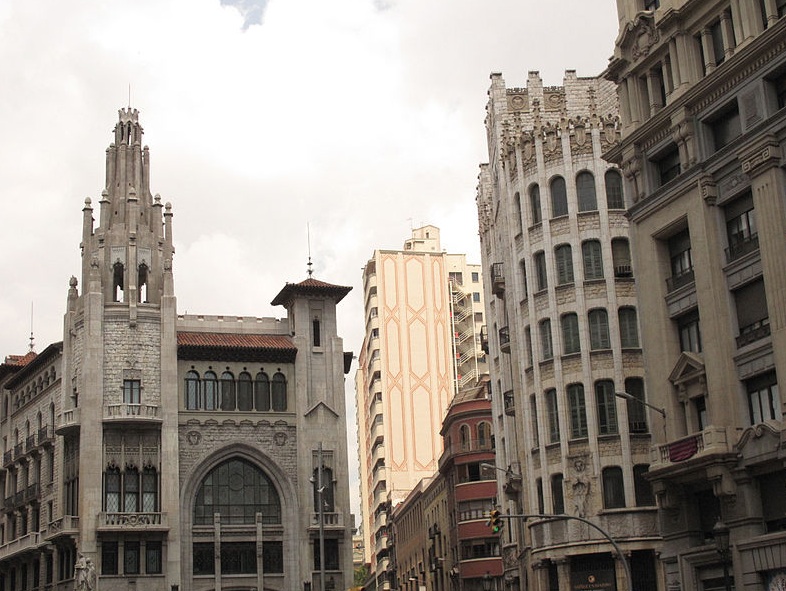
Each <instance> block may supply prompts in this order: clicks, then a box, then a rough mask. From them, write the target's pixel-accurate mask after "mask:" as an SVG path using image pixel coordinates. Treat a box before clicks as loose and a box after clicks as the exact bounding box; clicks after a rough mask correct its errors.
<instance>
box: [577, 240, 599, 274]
mask: <svg viewBox="0 0 786 591" xmlns="http://www.w3.org/2000/svg"><path fill="white" fill-rule="evenodd" d="M581 257H582V259H583V262H584V279H585V280H589V279H602V278H603V254H602V252H601V247H600V241H599V240H586V241H584V242H582V244H581Z"/></svg>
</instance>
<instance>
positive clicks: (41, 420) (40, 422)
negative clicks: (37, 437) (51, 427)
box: [36, 411, 44, 429]
mask: <svg viewBox="0 0 786 591" xmlns="http://www.w3.org/2000/svg"><path fill="white" fill-rule="evenodd" d="M36 423H38V428H39V429H40V428H41V427H43V426H44V417H43V416H42V415H41V411H38V414H37V415H36Z"/></svg>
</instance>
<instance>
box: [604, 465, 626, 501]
mask: <svg viewBox="0 0 786 591" xmlns="http://www.w3.org/2000/svg"><path fill="white" fill-rule="evenodd" d="M624 506H625V483H624V481H623V479H622V468H620V467H619V466H611V467H609V468H603V508H604V509H620V508H622V507H624Z"/></svg>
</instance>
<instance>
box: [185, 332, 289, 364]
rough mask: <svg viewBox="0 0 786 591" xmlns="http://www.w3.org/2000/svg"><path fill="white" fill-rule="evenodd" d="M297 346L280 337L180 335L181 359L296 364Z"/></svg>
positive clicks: (228, 334)
mask: <svg viewBox="0 0 786 591" xmlns="http://www.w3.org/2000/svg"><path fill="white" fill-rule="evenodd" d="M296 355H297V347H295V345H294V343H293V342H292V338H291V337H289V336H287V335H278V334H242V333H219V332H185V331H184V332H178V333H177V358H178V359H189V360H193V361H210V360H216V361H279V362H282V363H292V362H294V361H295V356H296Z"/></svg>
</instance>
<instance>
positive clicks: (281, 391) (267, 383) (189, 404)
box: [184, 367, 287, 412]
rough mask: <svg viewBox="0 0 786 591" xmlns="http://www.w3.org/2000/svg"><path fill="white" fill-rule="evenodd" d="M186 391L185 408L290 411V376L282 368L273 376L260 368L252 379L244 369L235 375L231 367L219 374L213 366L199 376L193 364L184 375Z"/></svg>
mask: <svg viewBox="0 0 786 591" xmlns="http://www.w3.org/2000/svg"><path fill="white" fill-rule="evenodd" d="M184 392H185V401H184V402H185V407H186V410H211V411H212V410H220V411H241V412H250V411H256V412H269V411H273V412H286V410H287V379H286V377H285V376H284V374H283V373H281V371H280V370H279V371H276V373H274V374H273V377H272V378H270V377H269V376H268V374H267V373H265V371H263V370H261V369H260V371H259V372H258V373H257V374H256V376H255V377H254V378H253V379H252V378H251V374H250V373H249V372H248V371H246V370H245V369H244V370H243V371H242V372H240V374H239V375H238V376H237V378H235V375H234V374H233V373H232V372H231V371H229V368H227V369H226V371H224V372H222V373H221V376H220V377H219V376H218V375H217V374H216V373H215V372H214V371H212V369H210V370H208V371H206V372H205V373H204V375H202V376H200V375H199V373H198V372H197V371H196V370H194V369H193V367H192V369H191V370H190V371H188V372H187V373H186V376H185V390H184Z"/></svg>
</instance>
